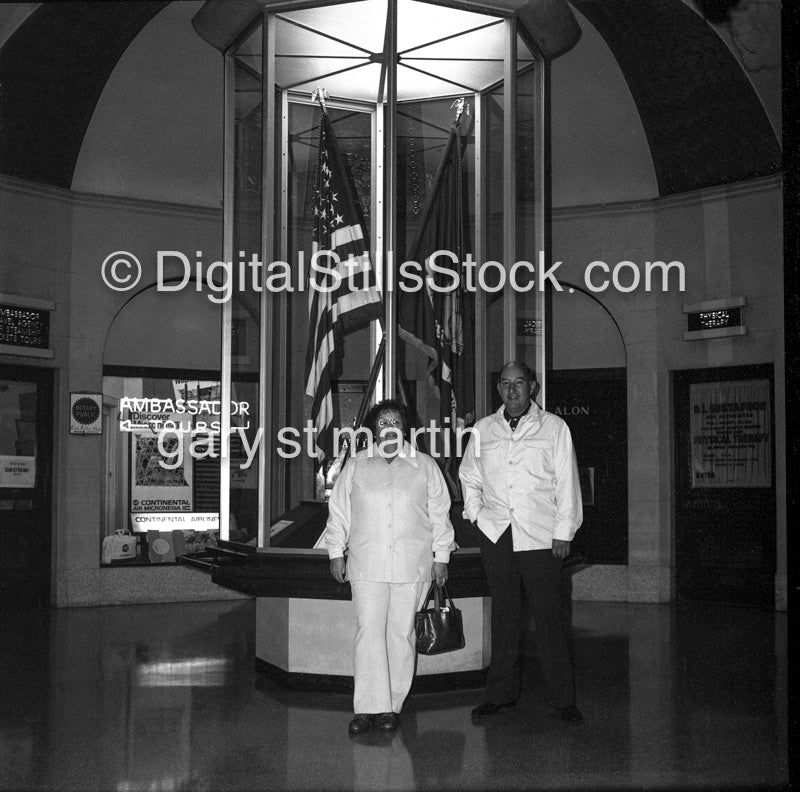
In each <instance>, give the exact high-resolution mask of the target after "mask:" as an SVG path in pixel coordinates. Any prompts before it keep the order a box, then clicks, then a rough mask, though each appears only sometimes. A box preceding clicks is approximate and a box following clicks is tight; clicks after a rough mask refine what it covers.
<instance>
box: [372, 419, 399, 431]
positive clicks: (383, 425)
mask: <svg viewBox="0 0 800 792" xmlns="http://www.w3.org/2000/svg"><path fill="white" fill-rule="evenodd" d="M402 425H403V419H402V418H381V419H380V420H379V421H378V426H380V427H381V429H385V428H386V427H387V426H402Z"/></svg>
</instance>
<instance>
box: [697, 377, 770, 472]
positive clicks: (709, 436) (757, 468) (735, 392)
mask: <svg viewBox="0 0 800 792" xmlns="http://www.w3.org/2000/svg"><path fill="white" fill-rule="evenodd" d="M689 411H690V412H689V428H690V433H691V435H690V439H691V453H690V455H691V464H692V487H769V486H771V484H772V428H771V426H772V416H771V410H770V389H769V380H767V379H754V380H731V381H727V382H725V381H723V382H701V383H695V384H693V385H691V386H690V387H689Z"/></svg>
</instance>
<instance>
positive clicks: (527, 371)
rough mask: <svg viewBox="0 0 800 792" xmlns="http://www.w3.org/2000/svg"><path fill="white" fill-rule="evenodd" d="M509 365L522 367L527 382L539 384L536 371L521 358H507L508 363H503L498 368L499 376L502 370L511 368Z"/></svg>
mask: <svg viewBox="0 0 800 792" xmlns="http://www.w3.org/2000/svg"><path fill="white" fill-rule="evenodd" d="M511 366H516V367H517V368H519V369H522V370H523V371H524V372H525V376H527V378H528V381H529V382H533V383H536V384H537V385H538V384H539V381H538V380H537V379H536V372H535V371H534V370H533V369H532V368H531V367H530V366H529V365H528V364H527V363H525V362H524V361H522V360H509V361H508V363H504V364H503V367H502V368H501V369H500V376H501V377H502V375H503V372H504V371H505V370H506V369H507V368H511Z"/></svg>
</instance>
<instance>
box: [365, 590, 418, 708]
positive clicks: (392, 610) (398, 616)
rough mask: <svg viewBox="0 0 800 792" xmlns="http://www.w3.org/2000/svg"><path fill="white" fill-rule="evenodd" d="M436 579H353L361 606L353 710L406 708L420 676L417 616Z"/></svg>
mask: <svg viewBox="0 0 800 792" xmlns="http://www.w3.org/2000/svg"><path fill="white" fill-rule="evenodd" d="M429 586H430V581H427V582H426V581H421V582H418V583H373V582H371V581H366V580H351V581H350V590H351V591H352V593H353V605H354V606H355V610H356V641H355V648H354V656H353V678H354V682H355V691H354V695H353V712H355V713H365V714H367V715H377V714H378V713H381V712H398V713H399V712H400V710H401V709H402V707H403V702H404V701H405V699H406V696H407V695H408V691H409V690H410V689H411V682H412V680H413V679H414V664H415V660H416V647H415V640H414V614H415V613H416V612H417V608H418V606H419V603H420V600H421V599H422V597H423V596H424V595H425V594H426V593H427V591H428V587H429Z"/></svg>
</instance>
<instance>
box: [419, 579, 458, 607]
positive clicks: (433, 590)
mask: <svg viewBox="0 0 800 792" xmlns="http://www.w3.org/2000/svg"><path fill="white" fill-rule="evenodd" d="M440 589H441V592H442V596H441V599H440V598H439V590H440ZM431 594H433V607H434V608H435V609H436V610H437V611H441V609H442V603H446V604H448V605H449V606H450V610H451V611H453V610H455V605H454V604H453V600H452V598H451V596H450V593H449V592H448V591H447V584H446V583H443V584H442V585H441V586H437V585H436V581H435V580H434V581H433V582H432V583H431V587H430V588H429V589H428V594H427V596H426V597H425V602H424V603H423V605H422V607H423V609H425V608H427V607H428V603H429V602H430V600H431Z"/></svg>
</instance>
